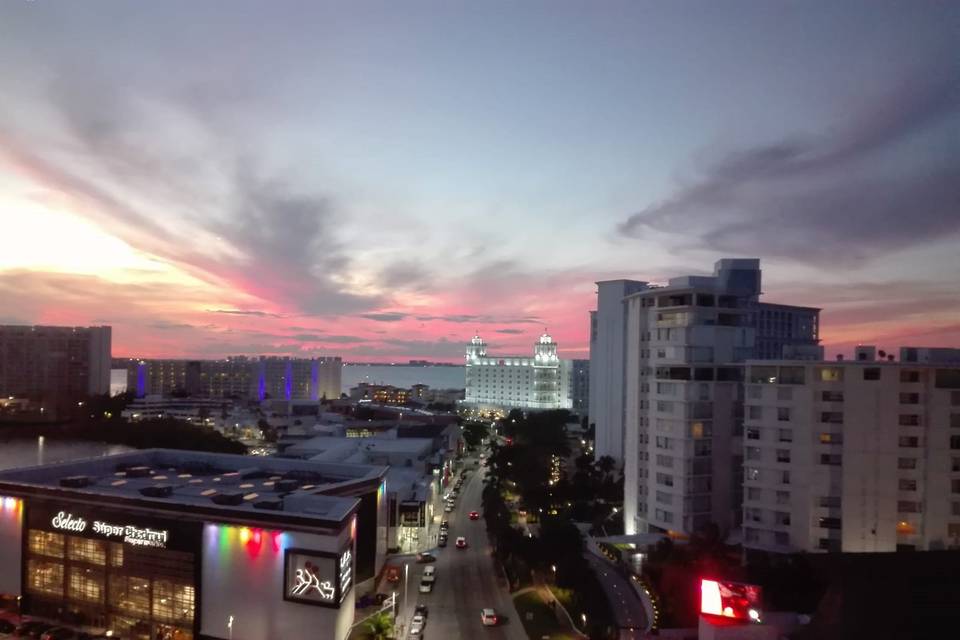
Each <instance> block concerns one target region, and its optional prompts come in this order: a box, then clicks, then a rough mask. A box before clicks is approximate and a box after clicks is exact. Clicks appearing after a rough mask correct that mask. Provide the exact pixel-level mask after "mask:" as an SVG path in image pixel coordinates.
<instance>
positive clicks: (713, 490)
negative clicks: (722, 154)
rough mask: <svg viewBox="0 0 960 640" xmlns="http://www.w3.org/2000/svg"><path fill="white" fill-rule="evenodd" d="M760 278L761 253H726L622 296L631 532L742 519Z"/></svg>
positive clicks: (728, 524) (813, 339) (810, 339)
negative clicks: (704, 271) (749, 365)
mask: <svg viewBox="0 0 960 640" xmlns="http://www.w3.org/2000/svg"><path fill="white" fill-rule="evenodd" d="M760 282H761V272H760V261H759V260H756V259H724V260H720V261H718V262H717V263H716V264H715V265H714V272H713V275H710V276H683V277H678V278H672V279H671V280H670V281H669V284H667V285H666V286H651V285H647V286H646V287H645V288H643V289H641V290H639V291H637V292H635V293H633V294H631V295H628V296H626V297H625V298H624V305H625V309H626V332H625V341H624V350H625V358H626V361H625V368H624V383H623V398H624V438H623V441H624V475H625V480H626V482H625V487H624V527H625V530H626V532H627V533H628V534H632V533H647V532H676V533H681V534H690V533H693V532H694V531H697V530H698V529H700V528H702V527H703V526H705V525H707V524H708V523H716V524H717V525H718V526H719V527H720V529H721V531H729V530H731V529H733V528H734V527H736V526H738V524H739V521H740V515H741V500H742V482H741V466H742V462H743V459H742V455H743V454H742V444H741V436H742V427H743V375H744V363H745V362H746V360H747V359H749V358H752V357H754V355H755V353H756V338H757V328H756V317H757V313H758V309H761V308H763V305H765V304H766V303H761V302H760V301H759V296H760V290H761V289H760ZM777 306H778V307H780V308H782V309H785V310H791V309H794V308H793V307H789V306H787V305H777ZM801 309H802V308H797V313H801ZM813 311H814V315H816V314H817V313H818V310H813ZM808 326H809V332H808V333H807V334H806V336H805V339H804V340H803V342H806V343H807V344H812V345H816V343H817V341H818V337H817V335H816V333H815V329H816V326H817V324H816V323H815V322H814V323H810V324H809V325H808ZM781 348H782V347H781ZM595 415H596V414H595ZM598 434H599V428H598ZM598 437H599V435H598Z"/></svg>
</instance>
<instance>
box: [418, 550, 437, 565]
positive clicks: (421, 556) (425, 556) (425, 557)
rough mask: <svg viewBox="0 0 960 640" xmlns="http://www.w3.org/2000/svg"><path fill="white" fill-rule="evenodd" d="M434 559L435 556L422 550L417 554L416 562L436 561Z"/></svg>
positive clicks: (435, 558)
mask: <svg viewBox="0 0 960 640" xmlns="http://www.w3.org/2000/svg"><path fill="white" fill-rule="evenodd" d="M436 561H437V556H435V555H433V554H432V553H430V552H429V551H423V552H421V553H418V554H417V562H420V563H425V562H436Z"/></svg>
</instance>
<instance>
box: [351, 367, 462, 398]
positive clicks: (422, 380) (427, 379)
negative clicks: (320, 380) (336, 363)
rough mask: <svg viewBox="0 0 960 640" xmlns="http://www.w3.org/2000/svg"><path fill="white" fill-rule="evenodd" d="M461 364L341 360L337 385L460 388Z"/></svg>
mask: <svg viewBox="0 0 960 640" xmlns="http://www.w3.org/2000/svg"><path fill="white" fill-rule="evenodd" d="M465 376H466V371H465V368H464V367H462V366H456V367H432V366H426V367H417V366H405V365H397V366H393V365H383V364H345V365H343V374H342V377H341V384H340V387H341V389H342V392H343V393H350V387H355V386H357V384H358V383H360V382H369V383H370V384H390V385H393V386H395V387H401V388H403V389H409V388H410V387H412V386H413V385H415V384H426V385H430V387H431V388H433V389H463V386H464V378H465Z"/></svg>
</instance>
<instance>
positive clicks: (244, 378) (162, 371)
mask: <svg viewBox="0 0 960 640" xmlns="http://www.w3.org/2000/svg"><path fill="white" fill-rule="evenodd" d="M114 367H115V368H125V369H126V370H127V389H129V390H131V391H133V392H134V394H135V395H136V396H137V397H143V396H146V395H170V394H175V393H177V392H183V393H185V394H187V395H191V396H199V397H209V398H233V399H240V400H243V399H256V400H264V399H266V398H273V399H277V400H321V399H323V398H328V399H336V398H339V397H340V379H341V372H342V361H341V359H340V358H339V357H321V358H310V359H307V358H286V357H273V356H269V357H268V356H262V357H260V358H246V357H242V356H239V357H231V358H226V359H224V360H167V359H143V360H141V359H136V358H130V359H119V358H118V359H116V360H115V361H114Z"/></svg>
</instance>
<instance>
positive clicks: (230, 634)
mask: <svg viewBox="0 0 960 640" xmlns="http://www.w3.org/2000/svg"><path fill="white" fill-rule="evenodd" d="M227 637H228V638H229V639H230V640H233V616H230V617H229V618H227Z"/></svg>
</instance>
